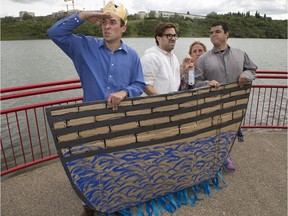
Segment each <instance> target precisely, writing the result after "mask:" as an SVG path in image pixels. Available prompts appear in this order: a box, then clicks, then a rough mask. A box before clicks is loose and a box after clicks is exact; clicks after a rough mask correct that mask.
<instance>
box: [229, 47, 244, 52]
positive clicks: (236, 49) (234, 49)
mask: <svg viewBox="0 0 288 216" xmlns="http://www.w3.org/2000/svg"><path fill="white" fill-rule="evenodd" d="M229 48H230V50H231V51H232V52H237V53H245V52H244V51H243V50H242V49H239V48H235V47H229Z"/></svg>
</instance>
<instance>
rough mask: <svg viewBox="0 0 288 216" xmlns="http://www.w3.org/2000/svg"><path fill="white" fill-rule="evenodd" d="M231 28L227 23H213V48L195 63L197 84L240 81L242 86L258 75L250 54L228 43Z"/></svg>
mask: <svg viewBox="0 0 288 216" xmlns="http://www.w3.org/2000/svg"><path fill="white" fill-rule="evenodd" d="M228 38H229V29H228V26H227V24H226V23H223V22H217V23H213V24H212V25H211V28H210V40H211V42H212V44H213V45H214V47H213V49H212V50H209V51H208V52H206V53H204V54H203V55H202V56H200V58H199V59H198V60H197V63H196V65H195V86H194V88H198V87H201V86H207V85H210V86H214V87H218V86H220V84H226V83H232V82H239V85H240V86H242V85H243V83H245V82H247V81H252V80H254V79H255V77H256V73H255V72H256V70H257V66H256V65H255V64H254V63H253V62H252V61H251V59H250V58H249V57H248V55H247V54H246V53H245V52H244V51H242V50H240V49H236V48H232V47H230V46H229V45H228V44H227V40H228Z"/></svg>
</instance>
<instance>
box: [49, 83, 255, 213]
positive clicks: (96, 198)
mask: <svg viewBox="0 0 288 216" xmlns="http://www.w3.org/2000/svg"><path fill="white" fill-rule="evenodd" d="M250 89H251V83H248V84H246V85H244V87H242V88H240V87H239V86H238V84H237V83H232V84H227V85H223V86H221V87H219V88H217V89H216V88H209V87H207V88H201V89H195V90H187V91H181V92H175V93H171V94H165V95H157V96H148V97H136V98H127V99H125V100H123V101H122V102H121V104H120V107H119V109H118V110H117V111H112V109H109V108H108V107H107V103H106V101H99V102H88V103H77V104H72V105H64V106H57V107H51V108H47V109H46V113H47V117H48V122H49V125H50V128H51V131H52V134H53V137H54V141H55V145H56V148H57V151H58V154H59V156H60V160H61V162H62V164H63V167H64V169H65V171H66V174H67V176H68V178H69V180H70V183H71V185H72V187H73V189H74V190H75V191H76V193H77V194H78V196H79V197H80V198H81V200H82V201H83V202H84V203H86V204H87V205H88V206H90V208H92V209H94V210H96V211H98V212H102V213H105V214H110V213H113V212H116V211H118V212H120V213H123V212H124V213H125V212H126V213H127V212H128V213H129V214H128V213H127V214H124V213H123V214H124V215H131V212H129V209H131V207H134V206H137V207H138V210H137V211H138V213H137V215H143V212H141V211H142V210H143V209H146V211H147V212H148V213H149V212H150V213H149V215H151V214H152V212H154V213H155V212H158V213H157V214H160V213H162V210H167V211H169V212H173V211H175V210H176V209H177V208H178V207H179V206H181V205H182V204H191V205H193V204H194V203H195V201H196V200H197V199H198V198H197V192H198V190H203V191H204V193H206V194H209V193H210V191H209V190H210V189H209V185H211V182H212V183H213V184H214V185H215V186H216V188H217V185H218V182H217V180H218V178H217V177H219V176H220V175H219V176H217V174H219V170H220V169H221V167H222V166H223V164H224V163H225V160H226V158H227V156H228V153H229V152H230V150H231V148H232V145H233V143H234V140H235V138H236V135H237V131H238V129H239V128H240V125H241V121H242V119H243V117H244V115H245V111H246V108H247V103H248V98H249V93H250ZM209 181H210V183H209ZM144 205H145V207H144ZM136 209H137V208H136ZM143 211H144V210H143ZM155 214H156V213H155ZM157 214H156V215H157Z"/></svg>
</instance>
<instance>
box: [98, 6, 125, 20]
mask: <svg viewBox="0 0 288 216" xmlns="http://www.w3.org/2000/svg"><path fill="white" fill-rule="evenodd" d="M103 13H114V14H116V15H117V16H119V17H120V18H121V19H122V20H123V21H124V22H125V23H126V21H127V14H126V10H125V8H124V6H123V5H122V4H120V5H116V4H114V2H113V1H109V2H108V3H107V4H106V6H105V7H104V9H103Z"/></svg>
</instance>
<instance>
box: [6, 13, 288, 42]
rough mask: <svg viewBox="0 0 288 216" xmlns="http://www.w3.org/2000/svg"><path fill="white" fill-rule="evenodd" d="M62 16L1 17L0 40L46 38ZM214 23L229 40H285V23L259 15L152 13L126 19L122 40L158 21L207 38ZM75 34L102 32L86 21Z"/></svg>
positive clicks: (148, 31) (147, 32)
mask: <svg viewBox="0 0 288 216" xmlns="http://www.w3.org/2000/svg"><path fill="white" fill-rule="evenodd" d="M64 16H65V15H62V16H58V17H57V18H52V16H50V15H49V16H43V17H32V16H30V15H28V14H24V16H23V17H22V19H20V18H14V17H5V18H1V40H30V39H48V35H47V29H48V28H49V27H50V26H51V25H53V24H54V23H55V22H56V21H57V20H59V19H61V18H63V17H64ZM216 21H224V22H226V23H228V25H229V28H230V37H233V38H275V39H287V20H272V18H270V17H266V15H264V16H261V15H260V14H259V13H258V12H256V13H255V15H254V16H252V15H250V13H249V12H247V13H239V12H238V13H227V14H221V15H220V14H217V13H215V12H212V13H210V14H208V15H207V16H206V17H205V19H190V18H187V17H186V18H184V17H183V16H179V15H174V16H172V17H170V18H163V17H160V18H154V17H153V14H152V15H151V14H150V16H149V18H145V19H144V20H143V19H142V20H140V19H137V16H136V15H129V16H128V28H127V31H126V32H125V35H124V37H153V34H154V28H155V26H156V25H157V24H158V23H159V22H173V23H176V24H177V25H178V27H179V35H180V37H209V29H210V25H211V24H212V23H213V22H216ZM75 33H82V34H84V35H92V36H95V37H102V33H101V29H100V28H98V27H95V26H94V25H92V24H90V23H88V22H85V23H84V24H83V25H81V26H80V27H79V28H77V29H76V30H75Z"/></svg>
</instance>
